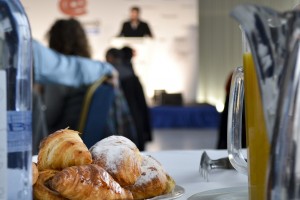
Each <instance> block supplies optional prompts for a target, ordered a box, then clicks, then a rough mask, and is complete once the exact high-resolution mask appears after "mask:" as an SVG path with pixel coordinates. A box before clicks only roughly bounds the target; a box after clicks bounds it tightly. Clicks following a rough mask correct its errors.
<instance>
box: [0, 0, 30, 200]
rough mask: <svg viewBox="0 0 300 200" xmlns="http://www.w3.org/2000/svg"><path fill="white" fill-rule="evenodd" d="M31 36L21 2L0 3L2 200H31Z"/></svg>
mask: <svg viewBox="0 0 300 200" xmlns="http://www.w3.org/2000/svg"><path fill="white" fill-rule="evenodd" d="M31 71H32V59H31V32H30V26H29V23H28V20H27V17H26V14H25V11H24V9H23V7H22V5H21V3H20V1H19V0H0V200H7V199H9V200H32V185H31V183H32V168H31V159H32V158H31V156H32V155H31V149H32V147H31V143H32V131H31V129H32V128H31V126H32V124H31V121H32V114H31V109H32V105H31V101H32V97H31V95H32V93H31V88H32V81H31V80H32V78H31V74H32V72H31Z"/></svg>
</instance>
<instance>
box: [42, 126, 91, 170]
mask: <svg viewBox="0 0 300 200" xmlns="http://www.w3.org/2000/svg"><path fill="white" fill-rule="evenodd" d="M78 134H79V132H77V131H73V130H69V129H62V130H59V131H56V132H55V133H53V134H51V135H49V136H48V137H47V138H45V139H44V140H43V141H42V142H41V144H40V150H39V154H38V163H37V165H38V169H39V170H40V171H41V170H45V169H54V170H61V169H63V168H66V167H69V166H74V165H83V164H90V163H92V157H91V154H90V152H89V151H88V149H87V147H86V146H85V144H84V143H83V141H82V139H81V138H80V136H79V135H78Z"/></svg>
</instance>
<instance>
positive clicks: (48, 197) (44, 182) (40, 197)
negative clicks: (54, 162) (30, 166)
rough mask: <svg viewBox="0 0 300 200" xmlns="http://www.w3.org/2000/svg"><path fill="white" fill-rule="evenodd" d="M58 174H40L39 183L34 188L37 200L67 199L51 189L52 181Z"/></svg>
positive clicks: (45, 172) (52, 171)
mask: <svg viewBox="0 0 300 200" xmlns="http://www.w3.org/2000/svg"><path fill="white" fill-rule="evenodd" d="M56 173H57V171H55V170H45V171H42V172H40V174H39V177H38V179H37V182H36V183H35V184H34V186H33V196H34V199H35V200H66V198H64V197H63V196H61V195H60V194H59V193H58V192H56V191H54V190H52V189H51V187H50V183H51V179H52V177H53V176H54V175H55V174H56Z"/></svg>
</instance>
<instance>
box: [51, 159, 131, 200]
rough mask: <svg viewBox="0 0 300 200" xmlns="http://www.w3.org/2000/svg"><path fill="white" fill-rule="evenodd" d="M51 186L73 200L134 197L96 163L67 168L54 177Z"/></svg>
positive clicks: (127, 199) (106, 199)
mask: <svg viewBox="0 0 300 200" xmlns="http://www.w3.org/2000/svg"><path fill="white" fill-rule="evenodd" d="M51 188H53V189H54V190H56V191H58V192H59V193H60V194H61V195H62V196H64V197H66V198H68V199H72V200H83V199H84V200H96V199H97V200H102V199H103V200H104V199H105V200H117V199H126V200H129V199H133V197H132V194H131V193H130V192H129V191H128V190H125V189H123V188H122V187H121V186H120V185H119V184H118V183H117V182H116V181H114V179H113V178H112V177H111V176H110V175H109V174H108V173H107V172H106V171H105V170H104V169H103V168H101V167H99V166H98V165H94V164H91V165H81V166H73V167H68V168H65V169H64V170H62V171H61V172H58V173H57V174H56V175H55V176H54V177H53V179H52V181H51Z"/></svg>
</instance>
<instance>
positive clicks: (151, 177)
mask: <svg viewBox="0 0 300 200" xmlns="http://www.w3.org/2000/svg"><path fill="white" fill-rule="evenodd" d="M174 187H175V181H174V180H173V179H172V178H171V177H170V176H169V175H168V174H167V173H166V172H165V170H164V169H163V168H162V166H161V164H160V163H159V162H158V161H157V160H155V159H154V158H153V157H151V156H143V162H142V175H141V176H140V177H139V179H138V180H137V181H136V183H135V184H134V185H132V186H129V187H126V189H129V190H130V191H131V193H132V195H133V197H134V199H147V198H151V197H155V196H159V195H163V194H168V193H170V192H172V190H173V189H174Z"/></svg>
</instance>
